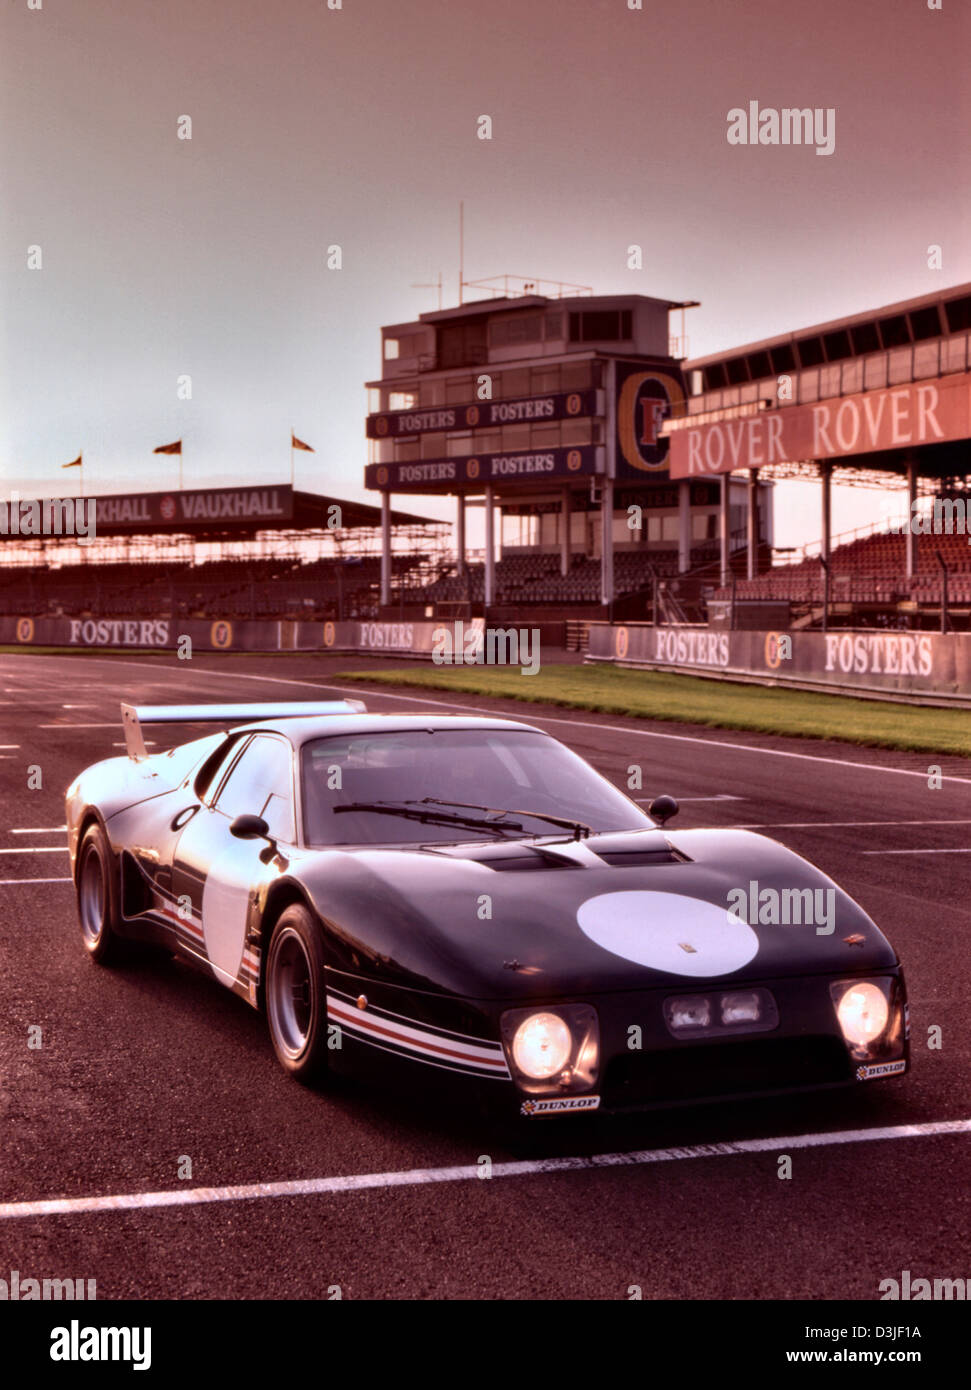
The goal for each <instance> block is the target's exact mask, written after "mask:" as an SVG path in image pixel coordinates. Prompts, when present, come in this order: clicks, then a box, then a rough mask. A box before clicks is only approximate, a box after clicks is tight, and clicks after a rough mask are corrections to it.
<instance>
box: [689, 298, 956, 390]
mask: <svg viewBox="0 0 971 1390" xmlns="http://www.w3.org/2000/svg"><path fill="white" fill-rule="evenodd" d="M969 294H971V283H969V284H965V285H951V286H950V287H949V288H947V289H942V290H935V291H934V292H933V293H932V294H921V295H917V296H916V297H915V298H913V299H900V300H897V301H896V303H894V304H882V305H880V306H879V308H876V309H864V310H862V311H861V312H860V313H856V314H846V315H844V316H843V317H842V318H838V319H828V320H827V321H826V322H825V323H812V324H808V325H807V326H806V327H804V328H794V329H792V330H791V331H790V332H788V333H777V334H776V335H775V336H774V337H772V338H760V339H759V340H758V341H757V342H751V343H740V344H737V345H735V346H733V347H726V348H722V349H721V351H720V352H709V353H707V354H706V355H705V356H704V357H691V358H689V359H688V360H687V361H685V362H682V364H681V365H682V368H683V369H684V371H686V372H690V371H693V370H694V369H696V368H699V367H707V366H711V365H712V364H714V363H716V362H725V361H727V359H728V358H732V357H744V356H745V355H746V353H750V352H764V351H765V350H766V349H768V348H774V347H781V346H782V345H783V344H784V343H792V342H794V341H795V340H796V339H799V338H807V337H814V336H815V335H817V334H822V333H836V332H838V331H839V330H840V329H841V328H852V327H854V325H857V324H864V323H870V322H872V321H873V320H874V319H884V318H892V317H893V316H895V315H898V314H904V313H911V312H914V311H915V310H919V309H926V308H930V307H931V306H932V305H934V304H946V303H949V302H950V301H951V300H952V299H962V298H964V297H965V296H966V295H969Z"/></svg>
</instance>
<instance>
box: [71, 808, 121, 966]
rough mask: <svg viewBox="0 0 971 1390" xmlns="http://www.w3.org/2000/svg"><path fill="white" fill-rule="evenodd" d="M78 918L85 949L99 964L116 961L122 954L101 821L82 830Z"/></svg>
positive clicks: (78, 880)
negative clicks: (99, 823)
mask: <svg viewBox="0 0 971 1390" xmlns="http://www.w3.org/2000/svg"><path fill="white" fill-rule="evenodd" d="M77 895H78V919H79V921H80V924H81V940H82V941H83V942H84V949H85V950H86V951H87V953H88V955H89V956H90V957H91V959H92V960H94V961H97V963H98V964H99V965H115V964H116V963H117V962H118V960H119V959H120V958H121V955H122V943H121V941H120V939H119V936H118V931H117V920H118V919H117V915H116V909H115V894H114V891H113V887H112V877H111V853H110V851H109V849H108V841H107V839H106V837H105V833H104V831H103V830H102V829H101V826H100V825H92V826H90V827H89V829H88V830H87V831H86V832H85V834H84V838H83V839H82V841H81V848H80V850H79V852H78V867H77Z"/></svg>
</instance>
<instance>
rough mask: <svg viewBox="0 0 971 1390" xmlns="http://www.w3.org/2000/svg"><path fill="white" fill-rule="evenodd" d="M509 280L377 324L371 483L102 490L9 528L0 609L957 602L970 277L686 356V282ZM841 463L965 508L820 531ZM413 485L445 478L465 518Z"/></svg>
mask: <svg viewBox="0 0 971 1390" xmlns="http://www.w3.org/2000/svg"><path fill="white" fill-rule="evenodd" d="M502 288H503V291H504V292H503V294H502V295H501V296H500V297H499V298H490V299H487V300H483V301H477V302H474V303H466V304H461V305H459V306H458V307H456V308H453V309H445V310H440V311H439V312H437V313H431V314H424V315H421V316H420V318H419V319H418V320H416V321H415V322H413V323H409V324H393V325H386V326H385V327H384V328H383V329H382V376H381V377H380V378H379V379H377V380H375V381H372V382H369V383H368V389H369V391H370V393H371V394H370V402H371V412H370V414H369V415H368V417H367V424H366V432H367V439H368V453H369V460H370V461H369V463H368V464H367V466H366V468H365V477H364V482H365V487H367V488H370V489H373V490H374V491H376V492H377V493H379V496H380V501H379V503H378V505H370V504H368V503H361V502H354V501H349V500H346V499H337V498H333V497H328V496H323V495H319V494H313V493H306V492H298V491H295V490H294V489H293V488H291V487H287V486H278V485H263V486H261V487H254V488H245V487H238V488H221V489H208V490H207V489H201V490H193V491H186V492H182V491H179V492H175V493H135V494H131V495H128V496H115V497H104V498H98V499H97V502H98V527H97V532H98V534H97V539H96V540H93V541H91V543H90V544H83V543H82V542H80V541H78V540H73V541H72V540H71V539H70V538H68V537H64V536H56V537H55V536H43V537H42V536H36V537H33V538H28V537H26V536H25V535H23V534H20V535H12V534H6V533H5V534H2V535H0V617H2V618H5V619H8V620H9V619H11V618H13V619H15V620H16V619H30V618H34V617H37V618H63V617H71V618H75V617H80V618H119V619H127V618H132V619H152V618H159V617H163V616H164V617H172V618H184V619H212V620H235V619H283V620H293V621H298V622H299V621H300V620H310V621H315V622H319V621H321V620H323V621H325V622H329V621H342V620H351V619H361V620H387V621H392V622H393V621H397V620H399V619H405V620H409V621H410V620H423V619H448V618H483V617H484V618H486V619H487V620H494V621H496V622H503V623H509V622H511V621H514V620H516V619H528V620H529V622H530V623H551V624H552V623H559V624H561V625H562V623H563V621H564V620H567V622H569V621H570V620H573V622H574V631H577V630H580V629H585V627H586V625H587V624H588V623H589V622H591V621H595V620H600V621H603V620H607V621H608V622H619V623H634V624H636V623H648V624H652V623H653V624H677V625H683V624H685V623H689V624H702V623H711V624H713V625H728V626H730V627H740V628H750V629H755V628H759V627H771V628H780V627H787V626H791V627H793V628H795V629H801V628H805V629H809V628H824V629H825V628H827V627H828V626H861V627H868V626H869V627H872V626H882V627H913V628H921V627H923V628H932V627H939V628H940V629H941V630H942V631H948V630H954V631H964V630H969V629H971V548H969V545H968V539H969V536H968V525H967V524H966V511H965V504H966V503H967V502H968V500H969V499H971V475H969V473H968V443H969V441H971V286H967V285H965V286H958V287H955V288H952V289H949V290H944V291H940V292H938V293H936V294H933V295H924V296H920V297H919V298H916V299H913V300H908V301H904V302H902V303H898V304H893V305H888V306H885V307H884V308H881V309H877V310H871V311H868V312H867V313H861V314H854V315H852V316H850V317H848V318H845V319H841V320H837V321H833V322H830V323H825V324H818V325H815V326H813V327H810V328H805V329H800V330H798V331H794V332H792V333H787V334H782V335H779V336H777V337H776V338H773V339H768V340H765V341H764V342H760V343H753V344H748V345H747V346H744V347H739V348H733V349H731V350H727V351H725V352H722V353H716V354H711V355H709V356H707V357H704V358H696V359H685V358H682V357H678V356H675V355H674V354H675V353H676V352H677V351H678V350H679V347H680V345H682V344H683V341H684V340H683V337H682V338H681V339H680V340H672V339H670V338H669V336H668V333H667V314H668V313H669V311H670V310H672V309H675V308H678V309H683V308H686V307H689V303H683V304H682V303H678V302H677V301H669V300H659V299H649V298H647V297H645V296H640V295H623V296H606V297H599V298H594V297H582V296H573V297H572V298H571V296H570V295H569V294H566V295H551V296H546V295H539V294H537V293H535V285H534V282H528V283H527V284H526V286H525V288H524V292H523V293H522V294H521V295H519V296H516V295H513V294H510V293H509V292H508V285H507V284H505V283H504V285H503V287H502ZM483 383H485V384H486V385H485V387H484V386H483ZM483 390H485V395H483V394H481V393H482V392H483ZM782 479H785V480H792V479H797V480H802V481H804V482H805V483H806V484H807V485H809V486H812V485H813V484H815V485H816V486H817V487H818V488H819V491H820V499H821V515H822V534H821V536H820V537H819V539H818V541H817V542H815V543H814V544H810V545H807V546H804V547H803V548H802V549H801V550H800V551H798V552H795V553H794V552H792V551H785V550H780V549H778V548H776V547H775V546H774V540H773V533H774V526H773V489H774V487H775V484H776V482H777V481H778V480H782ZM834 481H837V482H839V483H842V484H846V483H849V484H853V485H855V486H858V487H864V488H871V489H874V490H878V491H881V492H887V491H892V492H893V493H894V494H895V495H896V496H897V497H898V498H899V499H900V501H901V503H902V504H903V503H904V502H905V503H906V510H905V511H904V508H903V506H902V508H901V510H902V512H903V514H904V516H905V518H906V520H907V521H908V522H911V521H914V520H915V519H918V520H919V519H921V512H922V511H923V514H924V520H926V517H927V515H928V514H929V513H930V511H931V510H932V508H933V506H936V505H937V504H938V503H947V504H948V505H953V506H954V507H955V508H959V509H960V520H961V525H960V526H956V527H948V528H941V527H938V526H936V525H935V526H934V527H933V528H931V529H930V533H928V532H929V528H928V527H927V526H926V525H920V526H918V525H916V524H913V525H910V524H908V525H905V527H904V529H903V531H902V532H901V531H900V530H899V528H897V529H896V530H895V528H894V527H893V526H891V524H890V523H888V522H885V521H881V522H878V521H874V522H872V523H871V524H870V525H869V526H868V527H866V528H862V529H861V530H858V531H856V532H853V533H850V534H847V535H845V536H832V535H831V500H830V493H831V486H832V483H833V482H834ZM401 492H404V493H406V494H407V495H408V496H409V498H412V499H414V498H418V497H420V496H422V495H426V496H428V495H432V496H436V497H438V498H442V497H444V496H450V497H452V498H453V499H454V502H455V505H456V513H455V522H454V526H453V525H452V524H450V523H447V522H443V521H437V520H433V519H431V518H428V517H425V516H421V515H418V514H416V513H414V512H411V511H408V512H404V511H400V510H398V509H397V508H396V507H392V494H396V493H401ZM474 508H480V509H481V513H480V515H481V518H482V522H483V527H482V530H483V531H484V540H485V544H484V546H480V547H479V548H478V549H474V548H470V547H469V545H468V544H467V537H466V526H467V517H468V514H469V512H470V510H471V509H474ZM335 513H336V520H335ZM581 640H582V639H581Z"/></svg>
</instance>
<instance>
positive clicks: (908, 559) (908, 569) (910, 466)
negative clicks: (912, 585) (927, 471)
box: [904, 458, 917, 579]
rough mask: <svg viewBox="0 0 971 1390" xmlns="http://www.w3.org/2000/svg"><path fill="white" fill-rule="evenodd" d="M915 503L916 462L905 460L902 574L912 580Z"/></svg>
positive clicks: (913, 568) (915, 548) (914, 567)
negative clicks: (905, 511)
mask: <svg viewBox="0 0 971 1390" xmlns="http://www.w3.org/2000/svg"><path fill="white" fill-rule="evenodd" d="M916 501H917V460H916V459H915V458H909V459H908V460H907V530H906V531H905V532H904V573H905V574H906V576H907V578H908V579H913V577H914V574H915V573H916V570H917V537H916V536H915V535H914V527H913V520H914V515H915V512H916V508H915V507H914V503H915V502H916Z"/></svg>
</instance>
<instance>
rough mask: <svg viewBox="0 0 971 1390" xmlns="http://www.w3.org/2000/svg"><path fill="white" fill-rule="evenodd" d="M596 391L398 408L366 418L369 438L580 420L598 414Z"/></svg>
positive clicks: (392, 437)
mask: <svg viewBox="0 0 971 1390" xmlns="http://www.w3.org/2000/svg"><path fill="white" fill-rule="evenodd" d="M600 413H601V411H600V409H599V407H598V401H597V392H596V391H595V390H593V389H589V390H586V391H558V392H554V393H552V394H551V395H547V396H522V397H518V398H516V399H515V400H501V401H476V402H475V403H474V404H472V405H441V406H428V407H424V408H416V409H415V410H396V411H391V412H387V413H385V414H382V415H369V416H368V418H367V436H368V439H396V438H398V437H400V436H401V435H409V434H428V433H430V432H432V431H435V430H484V429H494V428H496V427H498V426H499V425H514V424H522V423H528V422H530V421H533V420H537V421H543V420H579V419H582V418H583V417H584V416H587V415H599V414H600Z"/></svg>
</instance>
